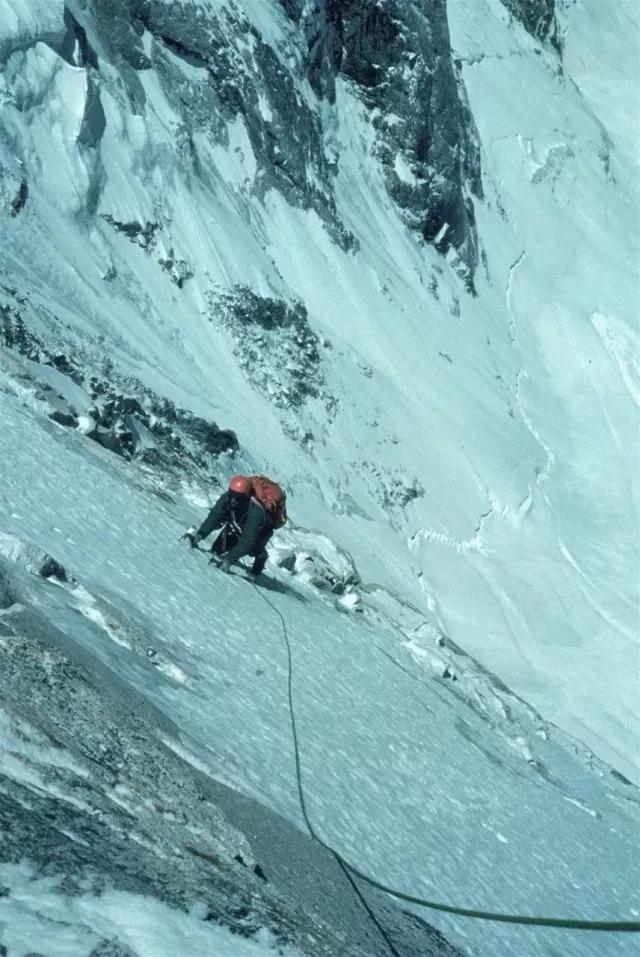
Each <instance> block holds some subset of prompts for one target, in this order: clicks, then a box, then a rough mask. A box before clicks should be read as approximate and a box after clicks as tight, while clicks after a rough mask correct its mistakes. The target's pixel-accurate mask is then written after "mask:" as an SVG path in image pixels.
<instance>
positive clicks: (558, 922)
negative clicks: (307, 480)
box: [252, 583, 640, 954]
mask: <svg viewBox="0 0 640 957" xmlns="http://www.w3.org/2000/svg"><path fill="white" fill-rule="evenodd" d="M252 584H253V587H254V588H255V590H256V591H257V593H258V594H259V595H260V597H261V598H262V599H264V601H266V603H267V604H268V605H269V606H270V607H271V608H272V609H273V611H275V613H276V615H277V616H278V617H279V619H280V621H281V623H282V632H283V634H284V639H285V642H286V645H287V656H288V663H289V677H288V689H289V711H290V713H291V730H292V734H293V745H294V752H295V763H296V778H297V782H298V798H299V800H300V808H301V810H302V816H303V818H304V821H305V824H306V825H307V828H308V830H309V834H310V835H311V837H312V838H313V839H314V840H315V841H317V843H318V844H320V846H321V847H324V848H325V850H327V851H329V852H330V853H331V854H333V856H334V857H335V859H336V860H337V861H338V863H339V864H340V865H341V866H342V867H344V868H346V869H347V870H349V871H350V872H351V873H352V874H354V875H355V876H356V877H359V878H360V880H362V881H364V882H365V883H366V884H368V885H369V886H370V887H374V888H375V889H376V890H378V891H382V892H383V893H385V894H389V896H390V897H395V898H396V899H397V900H401V901H408V903H410V904H419V905H420V906H421V907H428V908H430V909H431V910H438V911H444V913H446V914H458V915H460V916H461V917H474V918H476V919H477V920H492V921H500V922H502V923H504V924H525V925H528V926H534V927H561V928H565V929H571V930H589V931H611V932H620V931H623V932H626V933H636V934H637V933H640V921H611V920H579V919H575V920H573V919H566V918H561V917H526V916H522V915H520V914H503V913H496V912H495V911H486V910H475V909H474V908H472V907H454V906H453V905H451V904H440V903H437V902H436V901H430V900H426V899H425V898H424V897H416V896H414V895H413V894H404V893H403V892H402V891H397V890H394V888H392V887H387V885H386V884H381V883H380V882H379V881H376V880H374V879H373V878H372V877H369V876H368V875H367V874H363V872H362V871H360V870H358V868H357V867H354V866H353V864H350V863H349V861H347V860H345V858H344V857H342V855H341V854H339V853H338V851H336V850H334V848H333V847H331V846H330V845H329V844H327V843H326V841H323V840H322V838H321V837H320V836H319V835H318V834H316V832H315V830H314V828H313V825H312V823H311V821H310V819H309V814H308V812H307V806H306V802H305V796H304V790H303V787H302V768H301V763H300V746H299V742H298V731H297V728H296V719H295V711H294V707H293V659H292V654H291V643H290V641H289V635H288V633H287V625H286V622H285V620H284V618H283V616H282V614H281V612H280V611H279V609H278V608H277V607H276V605H274V604H273V602H272V601H271V600H270V599H269V598H267V596H266V595H265V594H264V593H263V592H262V591H260V589H259V588H258V586H257V585H256V584H255V583H252ZM361 899H362V898H361ZM365 906H367V905H366V903H365ZM367 910H368V911H369V913H370V914H371V911H370V910H369V908H368V906H367ZM371 917H372V919H373V920H374V921H375V923H376V926H377V927H378V929H379V930H380V931H381V933H382V935H383V936H384V938H385V940H386V941H387V943H388V944H389V947H390V949H391V952H392V953H393V954H396V953H397V951H395V950H394V948H393V945H392V944H391V942H390V941H389V940H388V938H387V936H386V934H385V932H384V930H383V929H382V928H381V927H380V924H379V923H378V921H377V920H376V919H375V917H373V914H371Z"/></svg>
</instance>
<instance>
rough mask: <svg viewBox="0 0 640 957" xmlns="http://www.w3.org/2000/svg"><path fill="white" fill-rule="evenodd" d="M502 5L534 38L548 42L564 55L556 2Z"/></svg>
mask: <svg viewBox="0 0 640 957" xmlns="http://www.w3.org/2000/svg"><path fill="white" fill-rule="evenodd" d="M502 3H503V4H504V5H505V7H506V8H507V10H508V11H509V13H511V14H512V15H513V16H514V17H515V18H516V20H519V21H520V23H521V24H522V25H523V27H524V28H525V30H527V31H528V32H529V33H530V34H531V36H532V37H535V38H536V40H541V41H545V40H548V41H549V43H550V44H551V45H552V46H553V47H554V49H555V50H557V52H558V53H562V41H561V37H560V30H559V27H558V21H557V19H556V9H555V5H556V0H502Z"/></svg>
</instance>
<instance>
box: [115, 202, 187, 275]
mask: <svg viewBox="0 0 640 957" xmlns="http://www.w3.org/2000/svg"><path fill="white" fill-rule="evenodd" d="M102 218H103V219H104V220H105V222H107V223H109V225H110V226H113V228H114V229H116V230H117V231H118V232H119V233H124V235H125V236H126V237H127V238H128V239H130V240H131V242H132V243H136V245H138V246H140V247H141V248H142V249H144V250H146V252H148V253H150V252H151V251H152V250H154V249H156V247H157V246H158V232H159V230H161V229H162V226H163V224H162V223H160V222H156V221H155V220H149V221H148V222H144V223H140V222H138V221H137V220H133V221H131V222H122V221H121V220H118V219H114V217H113V216H112V215H111V214H110V213H104V214H103V215H102ZM158 264H159V266H160V267H161V268H162V269H164V271H165V272H166V273H167V274H168V276H169V278H170V279H171V282H173V283H175V285H176V286H177V287H178V289H182V287H183V286H184V284H185V282H186V281H187V280H188V279H191V278H192V276H193V275H194V272H193V269H192V268H191V266H189V264H188V263H187V261H186V259H180V257H179V256H176V254H175V252H174V249H173V246H169V248H168V250H167V252H166V254H165V255H162V253H161V254H160V255H159V257H158ZM105 278H107V277H105ZM110 278H113V277H110Z"/></svg>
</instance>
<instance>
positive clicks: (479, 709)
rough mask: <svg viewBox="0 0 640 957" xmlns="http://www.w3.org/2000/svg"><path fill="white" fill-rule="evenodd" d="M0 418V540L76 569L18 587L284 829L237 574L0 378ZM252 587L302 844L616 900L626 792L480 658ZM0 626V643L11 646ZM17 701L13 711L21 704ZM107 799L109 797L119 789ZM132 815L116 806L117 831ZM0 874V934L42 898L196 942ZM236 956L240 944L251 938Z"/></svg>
mask: <svg viewBox="0 0 640 957" xmlns="http://www.w3.org/2000/svg"><path fill="white" fill-rule="evenodd" d="M0 421H1V422H2V424H3V428H2V429H1V430H0V455H1V457H2V462H3V483H2V490H1V496H2V502H3V510H4V515H3V524H4V527H5V528H6V529H7V534H6V535H5V539H4V540H3V542H2V543H0V551H2V552H3V554H5V555H8V556H13V557H14V559H15V558H16V557H17V554H18V552H17V551H16V546H15V544H12V542H15V540H16V539H17V540H18V541H24V542H25V543H30V542H32V543H34V544H35V543H37V545H38V547H39V548H42V549H46V550H47V551H48V552H49V553H50V554H52V555H53V556H54V557H55V558H56V559H57V561H59V562H61V563H62V564H63V565H64V566H66V570H67V573H68V574H70V575H73V576H74V577H75V578H76V579H77V580H76V582H75V583H74V582H67V583H48V582H42V584H40V585H39V586H38V587H36V584H35V583H34V585H33V586H30V587H29V589H28V591H27V594H29V599H30V601H32V602H33V603H34V604H35V607H37V608H38V609H39V610H40V612H41V613H44V614H45V615H46V617H47V618H48V620H49V621H50V623H51V626H52V627H55V628H56V629H58V631H59V633H61V634H63V633H64V634H67V635H69V636H70V637H71V638H72V639H73V640H74V641H76V642H79V643H80V645H82V646H84V647H85V652H86V654H87V655H88V658H87V664H86V665H85V667H88V668H89V669H90V670H93V669H94V667H97V666H98V663H99V665H100V667H104V668H106V669H107V672H106V673H108V672H109V671H113V672H115V673H116V674H117V675H118V679H119V680H120V681H124V682H125V684H126V685H128V686H130V688H131V691H132V693H133V692H134V691H135V692H136V693H139V694H142V695H143V696H144V698H145V699H147V700H148V701H149V703H150V704H151V705H153V706H155V707H156V708H157V709H159V712H160V713H162V714H164V715H166V717H167V719H168V720H170V721H171V723H172V727H173V729H174V730H173V731H172V732H168V731H166V730H165V731H163V730H162V727H161V726H159V727H158V732H157V733H158V735H159V737H160V738H161V739H162V740H165V742H166V743H168V745H169V747H170V748H172V749H174V750H176V751H177V752H178V753H179V754H180V755H181V756H182V757H183V758H185V757H186V758H187V759H188V760H190V761H191V762H192V763H193V764H194V765H195V766H196V767H197V768H198V769H199V770H200V771H203V770H204V771H205V772H206V774H207V775H209V776H210V777H211V778H213V779H218V780H221V781H223V782H224V783H225V784H227V785H230V786H231V787H232V788H234V789H236V790H237V791H238V792H241V793H244V794H248V795H250V796H254V797H255V798H257V799H259V800H260V801H262V802H265V803H266V804H267V805H268V806H269V807H271V808H273V809H274V810H277V811H278V812H279V813H281V814H284V815H285V816H286V817H288V818H289V819H290V820H291V821H292V822H295V823H296V824H298V826H299V827H301V828H303V827H304V825H303V822H302V819H301V813H300V807H299V803H298V797H297V789H296V777H295V763H294V755H293V749H292V737H291V721H290V714H289V709H288V703H287V654H286V646H285V644H284V639H283V634H282V630H281V625H280V621H279V619H278V617H277V615H276V614H275V613H274V612H273V611H272V609H270V608H268V607H266V605H265V603H264V601H263V597H262V595H261V594H258V593H257V592H256V591H255V590H254V589H252V588H251V587H250V585H248V584H247V582H246V581H243V580H242V578H241V577H239V576H238V575H234V576H229V577H227V576H224V575H222V574H221V573H219V572H216V571H214V570H213V569H211V568H210V567H209V566H208V565H207V563H206V560H205V556H203V555H202V554H200V553H198V552H196V551H190V550H189V549H187V548H186V546H185V545H184V543H179V542H178V536H179V534H180V532H181V530H182V529H183V528H184V527H185V525H186V524H187V523H188V521H189V520H190V519H192V518H193V517H194V515H193V511H192V510H191V509H190V508H189V507H188V506H187V505H186V504H179V503H177V504H176V503H171V502H169V501H166V500H162V499H159V498H157V497H155V496H154V495H152V494H151V488H150V487H145V484H144V482H143V481H142V480H141V477H140V474H139V472H138V471H137V469H136V468H135V466H132V465H126V464H124V463H121V462H119V461H118V460H117V459H115V460H114V459H113V457H112V456H110V455H109V453H106V452H104V451H103V450H101V449H99V448H98V447H97V446H94V445H92V444H91V443H88V441H87V440H86V439H85V438H84V437H82V436H81V435H78V434H72V433H69V432H67V431H65V430H64V429H63V428H62V427H61V426H58V425H55V424H52V423H47V422H46V420H43V419H42V418H38V416H37V414H36V413H35V412H33V411H32V410H28V409H25V408H23V407H22V406H21V405H20V401H19V399H18V398H16V397H13V396H7V395H6V394H0ZM11 536H13V538H12V537H11ZM18 551H19V549H18ZM25 567H27V566H25ZM264 594H266V595H267V596H268V597H269V600H270V601H272V602H273V603H274V604H275V605H276V607H277V608H278V609H279V610H280V611H281V613H282V615H283V616H284V618H285V621H286V623H287V628H288V631H289V634H290V638H291V642H292V648H293V662H294V685H293V687H294V698H295V708H296V718H297V724H298V734H299V736H300V743H301V759H302V776H303V782H304V787H305V791H306V795H307V806H308V811H309V813H310V815H311V818H312V820H313V822H314V826H315V827H316V828H317V830H318V832H319V833H320V834H321V835H322V837H323V838H324V840H326V841H328V842H329V843H330V844H332V845H333V846H335V847H336V848H337V849H338V850H339V851H340V853H342V854H343V855H344V856H345V857H346V858H347V859H348V860H350V861H352V862H353V863H354V865H356V866H358V867H359V868H361V869H363V870H364V871H366V872H368V873H370V874H371V875H373V876H375V877H377V878H379V879H382V880H383V881H384V882H386V883H389V884H390V885H392V886H395V887H397V888H399V889H400V890H404V891H407V892H409V893H412V894H423V895H425V896H426V897H428V898H437V899H440V900H444V901H449V902H453V903H457V904H461V905H472V906H476V907H480V908H484V909H498V910H503V909H506V910H509V911H512V912H516V913H525V914H530V913H533V914H546V915H549V914H551V915H557V916H563V915H565V916H583V917H586V918H592V919H597V918H600V917H603V918H604V917H612V918H613V917H615V918H618V919H633V916H634V915H636V916H637V914H636V911H634V909H633V898H634V893H635V889H636V888H637V877H638V862H637V828H638V810H639V805H638V798H637V790H636V789H635V788H633V787H632V786H630V785H629V784H626V785H625V784H623V783H622V782H619V781H617V780H616V779H615V777H612V776H611V775H610V774H608V772H607V771H606V768H605V767H603V766H600V765H599V764H598V762H595V761H594V759H593V757H592V756H590V755H589V753H588V752H587V751H585V750H584V749H581V748H579V747H577V746H576V744H575V743H572V742H571V740H570V739H567V738H565V737H563V735H561V734H560V733H558V732H556V731H555V730H554V729H553V728H551V727H549V726H547V725H545V723H544V722H543V721H542V720H541V719H540V718H538V717H536V716H535V713H532V712H531V711H530V710H528V709H527V708H526V707H524V706H523V705H522V703H519V702H518V700H517V699H516V698H514V697H513V696H512V695H510V694H509V693H508V692H507V691H506V689H503V690H502V691H500V686H495V687H494V686H492V684H491V682H488V681H486V680H483V679H482V676H481V675H480V674H476V676H475V677H473V673H472V672H469V679H468V680H466V679H465V676H464V674H462V673H461V675H460V677H459V679H458V681H457V682H456V681H452V680H449V681H447V680H443V679H442V678H438V677H437V674H438V672H437V670H434V669H437V667H438V665H437V663H435V664H434V662H433V660H432V657H433V656H431V657H428V656H425V655H424V653H423V655H422V657H421V656H420V653H419V650H418V651H416V649H414V648H411V647H410V645H408V644H407V639H406V635H405V633H404V632H403V630H398V629H394V628H392V627H391V625H390V624H389V623H388V621H385V619H384V617H380V616H370V615H367V616H365V617H363V618H362V619H361V620H357V619H356V620H354V619H352V618H351V617H350V616H348V615H346V614H340V613H338V612H337V611H336V610H335V608H334V607H333V604H332V602H331V601H329V600H327V599H326V598H324V597H322V595H320V594H319V593H318V592H317V591H316V590H314V589H313V588H311V587H309V586H304V585H299V584H298V585H296V583H295V579H293V578H292V577H291V576H290V575H288V574H287V573H286V572H281V573H280V574H279V575H278V576H276V577H275V578H272V589H271V590H270V591H267V592H265V593H264ZM101 609H102V611H101ZM3 614H4V615H10V614H12V608H11V607H10V608H8V609H7V610H6V611H5V612H3ZM87 620H88V622H89V623H90V625H91V630H87V625H86V621H87ZM83 621H84V622H85V624H84V625H83V624H82V623H83ZM96 626H97V627H96ZM87 640H89V641H90V644H89V645H87V644H86V642H87ZM4 641H5V644H4V645H3V646H2V648H0V653H1V654H2V655H5V654H8V653H9V651H10V647H11V645H10V643H9V644H7V643H6V642H7V639H4ZM150 647H151V648H153V649H155V650H154V653H153V655H152V657H151V658H150V657H149V648H150ZM43 654H46V652H43ZM92 661H95V665H92V664H91V662H92ZM492 687H493V690H492ZM23 710H24V712H25V715H26V716H28V713H29V706H28V702H25V705H24V709H23ZM12 754H13V757H12V758H11V759H10V760H9V761H8V763H7V761H5V763H4V766H3V768H2V771H3V774H4V775H5V776H6V775H8V776H9V778H12V777H13V778H15V777H16V775H18V780H19V781H21V783H22V785H23V786H24V787H26V788H27V792H26V793H29V791H28V789H29V788H35V789H36V790H37V791H38V792H39V793H42V790H43V789H44V790H45V792H46V787H47V785H46V784H45V783H44V782H43V781H39V780H38V777H37V776H36V778H34V777H33V773H34V772H31V771H30V770H29V769H30V768H31V767H32V766H33V763H34V761H36V764H37V762H38V761H39V762H40V765H41V764H42V761H43V760H45V759H44V758H43V757H42V756H40V757H38V756H37V755H36V754H35V753H34V752H33V750H32V751H26V752H24V754H22V757H21V751H20V746H19V744H18V745H16V746H14V748H13V749H12ZM49 760H53V761H56V760H57V761H58V762H59V761H61V760H62V758H60V757H58V758H56V757H55V756H54V757H53V758H52V759H49ZM69 760H70V759H69ZM70 766H71V767H72V769H73V767H75V765H73V764H71V765H70ZM25 775H26V777H25ZM123 784H124V782H123ZM120 794H121V798H120V800H125V801H126V794H127V789H124V790H121V791H120ZM60 798H61V799H62V800H74V798H73V795H72V794H70V795H69V797H68V798H65V796H64V794H62V795H61V796H60ZM141 810H142V805H141V806H140V807H139V808H138V809H135V808H134V807H131V811H132V813H133V818H132V826H134V824H133V822H134V821H135V819H136V817H137V816H138V815H139V814H140V813H141ZM285 856H286V852H285ZM265 866H266V867H267V869H268V867H269V862H265ZM5 871H6V873H5ZM34 880H35V881H36V883H35V884H34V883H33V881H34ZM3 883H5V884H7V886H8V887H9V888H10V894H9V896H8V897H6V898H2V899H0V921H4V927H5V930H4V931H3V933H4V934H5V937H6V938H7V939H10V940H17V941H24V940H25V939H26V938H25V936H24V934H25V931H24V927H23V922H24V921H25V920H27V916H26V915H29V914H31V915H33V920H34V921H35V920H36V919H37V921H38V922H39V923H38V926H39V927H42V928H46V927H47V926H48V925H47V920H48V919H54V920H55V919H58V918H59V917H60V914H61V913H62V916H63V917H64V919H65V920H67V919H68V920H69V921H70V923H71V926H72V927H75V926H76V924H78V926H79V927H80V929H79V930H78V931H77V933H78V934H81V929H82V928H81V918H82V917H83V916H84V917H85V918H86V921H87V923H88V924H89V926H90V919H89V916H88V915H90V914H98V915H99V917H100V920H99V924H98V926H99V928H103V927H105V928H108V927H109V926H110V922H111V924H112V925H113V928H114V930H119V931H120V932H124V933H125V937H124V939H125V940H127V941H128V940H131V941H132V942H133V941H136V942H137V941H139V940H141V938H140V935H139V933H138V932H136V933H138V936H137V937H136V936H135V933H134V928H133V927H131V926H130V925H129V923H128V920H129V918H128V916H127V915H128V914H129V913H131V914H136V915H137V916H136V918H135V922H137V921H139V922H140V925H141V926H142V927H145V926H147V924H146V922H148V921H151V923H152V924H153V922H154V921H155V920H156V919H160V920H166V921H168V922H169V923H170V925H171V928H172V930H171V933H174V934H177V935H179V934H180V933H181V932H182V931H181V930H180V928H181V927H182V928H183V929H184V933H185V935H187V936H185V940H187V939H188V940H189V949H188V951H186V950H180V949H178V950H175V949H172V948H173V947H174V945H173V944H169V943H167V944H166V950H164V951H162V950H160V951H156V952H155V953H154V957H159V955H160V954H162V955H163V957H164V955H165V954H166V955H167V957H174V955H175V957H177V955H178V954H180V953H186V952H189V953H190V954H193V955H194V957H196V955H198V954H200V953H202V954H203V955H204V954H205V953H207V954H208V953H210V950H207V948H208V947H210V946H211V943H210V942H211V941H212V940H213V939H214V938H209V937H207V936H206V934H205V932H204V931H202V930H198V929H194V928H192V927H191V924H189V923H188V922H187V918H186V917H179V916H175V917H170V916H169V914H168V913H165V914H164V917H163V916H162V913H161V911H160V909H159V908H160V905H157V907H156V905H154V904H153V903H151V902H149V903H148V904H144V905H143V904H141V903H140V904H137V903H136V901H135V900H133V899H132V898H130V897H129V898H128V897H126V895H125V896H120V897H119V896H118V894H117V893H114V894H107V895H106V897H104V898H102V899H94V898H91V897H86V898H80V899H78V900H76V899H75V898H74V900H73V901H69V902H68V903H67V904H65V905H64V907H63V908H62V903H60V902H59V903H60V907H61V908H62V911H61V912H60V911H59V910H57V906H58V905H57V904H56V901H55V899H54V897H52V895H55V893H56V891H55V886H56V885H55V882H53V883H50V884H48V885H47V887H46V888H44V890H45V891H46V893H44V894H43V895H42V897H40V895H38V894H37V893H36V891H37V890H38V887H39V886H40V885H38V884H37V877H36V876H33V877H29V875H28V874H27V872H26V871H25V870H24V868H22V869H20V868H15V867H14V868H13V869H12V868H4V870H3ZM43 887H44V885H43ZM15 895H17V896H15ZM61 901H62V899H61ZM154 908H155V909H154ZM116 914H117V915H118V916H117V920H116V917H115V916H114V915H116ZM424 916H426V917H427V919H428V920H429V921H430V922H432V923H434V924H435V925H436V926H437V927H439V928H440V929H441V930H443V931H444V932H445V933H446V935H447V937H449V939H450V940H451V941H452V942H453V943H457V944H458V945H459V946H463V947H465V948H466V950H467V952H468V953H470V954H488V953H491V954H519V955H520V954H527V955H531V957H535V955H549V957H550V955H552V954H556V953H558V952H559V951H561V952H562V953H563V954H575V955H580V957H586V955H594V957H595V955H598V957H601V955H622V954H629V953H631V952H632V950H633V949H634V948H635V947H636V944H635V942H634V941H633V940H631V941H629V939H628V938H627V939H623V938H624V936H625V935H621V936H616V935H611V934H604V935H603V934H598V935H594V936H588V935H584V934H575V933H569V932H559V931H553V932H552V931H547V930H537V929H536V930H532V929H530V928H525V929H523V928H518V927H508V926H500V925H497V926H496V925H492V924H482V923H480V922H468V921H464V920H462V919H453V918H450V917H447V916H444V915H440V914H435V913H430V914H428V915H424ZM29 919H30V918H29ZM132 919H133V918H132ZM0 926H2V924H1V923H0ZM87 932H88V931H87V930H86V925H85V931H84V933H87ZM56 933H58V932H56ZM69 933H70V934H71V931H69ZM73 933H74V934H75V933H76V931H75V930H74V931H73ZM216 933H217V932H216ZM220 933H221V932H220ZM188 934H191V937H189V936H188ZM21 935H22V936H21ZM132 935H133V936H132ZM53 939H56V938H55V937H54V938H53ZM72 939H75V938H72ZM175 939H179V938H178V937H176V938H175ZM167 940H171V938H170V937H168V938H167ZM136 946H139V945H138V944H137V943H136ZM149 946H150V945H149ZM186 946H187V945H186V943H185V947H186ZM226 946H227V944H225V943H224V940H221V943H220V950H219V951H217V952H219V953H221V954H225V955H226V954H227V953H229V954H233V955H235V953H236V951H234V950H233V949H229V950H225V949H224V948H225V947H226ZM199 948H200V949H199ZM134 951H135V952H136V953H139V954H142V955H144V954H146V953H147V951H145V950H144V949H138V950H136V949H135V947H134ZM60 952H62V951H60ZM70 952H73V953H74V954H75V953H76V951H70ZM237 952H238V953H239V954H240V953H242V954H244V953H246V954H247V955H249V954H253V953H254V952H256V953H257V952H258V950H257V945H256V950H255V951H254V950H252V949H250V948H249V947H247V949H246V951H243V950H241V949H239V950H238V951H237ZM265 952H268V950H267V951H265ZM18 953H20V951H19V950H18ZM77 953H78V955H80V953H82V951H81V950H78V951H77ZM149 953H150V952H149ZM10 954H11V957H13V951H10Z"/></svg>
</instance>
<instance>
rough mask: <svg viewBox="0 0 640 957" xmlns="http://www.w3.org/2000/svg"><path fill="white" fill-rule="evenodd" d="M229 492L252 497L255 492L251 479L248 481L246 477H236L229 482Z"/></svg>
mask: <svg viewBox="0 0 640 957" xmlns="http://www.w3.org/2000/svg"><path fill="white" fill-rule="evenodd" d="M229 491H230V492H235V493H236V495H251V493H252V491H253V485H252V483H251V479H248V478H247V476H246V475H234V476H233V478H231V479H230V480H229Z"/></svg>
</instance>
